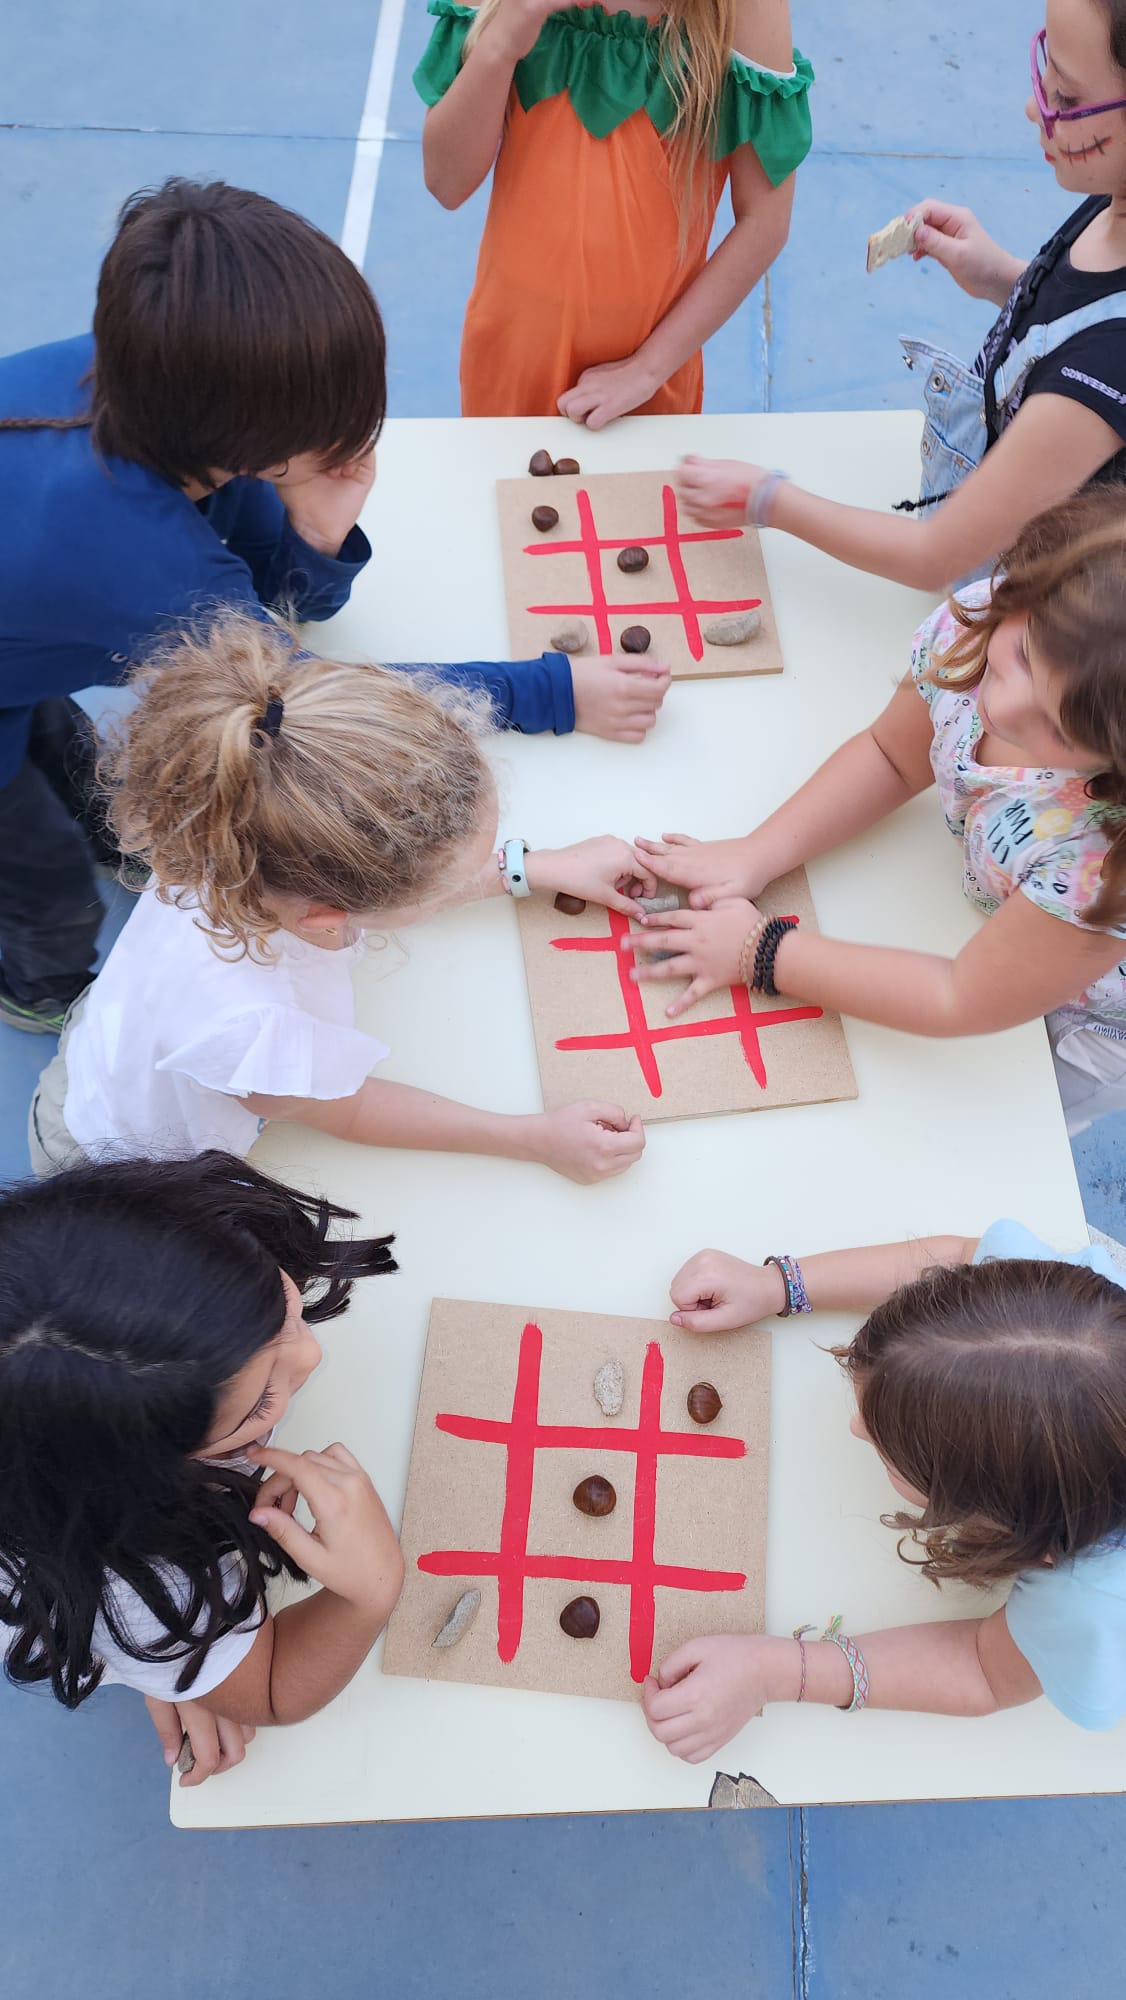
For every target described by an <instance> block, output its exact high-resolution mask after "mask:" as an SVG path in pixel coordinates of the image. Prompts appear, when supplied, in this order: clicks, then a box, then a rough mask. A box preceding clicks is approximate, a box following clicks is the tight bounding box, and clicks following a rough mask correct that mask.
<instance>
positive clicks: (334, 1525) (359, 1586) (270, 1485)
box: [246, 1444, 403, 1619]
mask: <svg viewBox="0 0 1126 2000" xmlns="http://www.w3.org/2000/svg"><path fill="white" fill-rule="evenodd" d="M246 1456H247V1458H249V1459H250V1461H251V1463H252V1464H253V1465H270V1466H273V1468H274V1471H273V1473H272V1475H271V1477H270V1478H269V1479H266V1480H264V1481H263V1483H262V1485H261V1486H260V1487H259V1489H258V1497H257V1499H256V1501H255V1503H254V1506H253V1507H252V1508H251V1510H250V1518H251V1520H252V1521H253V1522H254V1524H255V1526H256V1527H259V1528H265V1529H266V1532H267V1533H268V1534H270V1535H272V1536H273V1538H274V1540H275V1542H277V1543H279V1544H280V1546H281V1547H282V1548H283V1549H284V1550H285V1552H286V1554H287V1555H288V1556H292V1558H293V1560H294V1562H297V1563H300V1565H301V1568H302V1569H304V1570H307V1571H308V1573H309V1575H310V1576H311V1577H313V1578H314V1580H315V1581H316V1582H317V1583H319V1584H322V1585H323V1586H324V1588H325V1589H326V1590H331V1592H332V1594H333V1596H334V1597H342V1598H344V1599H345V1601H346V1602H347V1603H349V1604H352V1605H354V1606H355V1607H356V1609H357V1610H359V1611H365V1612H377V1613H378V1614H379V1615H380V1616H381V1617H382V1618H383V1619H387V1618H389V1617H390V1615H391V1612H392V1610H393V1609H394V1606H395V1602H396V1599H397V1598H398V1595H399V1591H400V1590H401V1588H402V1582H403V1559H402V1556H401V1555H400V1553H399V1544H398V1541H397V1540H396V1537H395V1531H394V1529H393V1528H392V1526H391V1523H390V1521H389V1520H388V1519H387V1514H386V1511H385V1509H384V1505H383V1502H382V1500H381V1499H380V1497H379V1495H378V1493H377V1492H376V1490H375V1487H374V1486H373V1485H372V1483H371V1480H370V1479H369V1478H368V1475H367V1473H366V1472H365V1471H364V1469H363V1466H362V1465H361V1464H360V1462H359V1460H358V1459H355V1458H353V1456H352V1454H351V1452H350V1451H348V1450H347V1449H346V1447H345V1446H344V1445H342V1444H330V1445H326V1446H325V1448H324V1450H323V1451H280V1450H278V1448H277V1447H276V1446H274V1445H266V1446H258V1445H251V1446H249V1447H248V1449H247V1452H246ZM295 1493H296V1494H300V1496H301V1498H302V1499H304V1500H306V1501H307V1502H308V1504H309V1508H310V1510H311V1512H312V1514H313V1517H314V1525H313V1531H312V1533H311V1534H310V1533H309V1531H308V1529H306V1528H303V1527H302V1526H301V1525H300V1523H299V1522H298V1521H295V1520H294V1518H293V1515H292V1513H291V1512H290V1511H289V1505H290V1501H291V1496H292V1495H294V1494H295Z"/></svg>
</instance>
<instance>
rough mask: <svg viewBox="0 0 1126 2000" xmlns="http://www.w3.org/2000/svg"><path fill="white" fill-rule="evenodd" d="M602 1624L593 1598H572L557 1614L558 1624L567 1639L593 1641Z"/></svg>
mask: <svg viewBox="0 0 1126 2000" xmlns="http://www.w3.org/2000/svg"><path fill="white" fill-rule="evenodd" d="M601 1622H602V1613H601V1612H600V1611H599V1609H598V1606H597V1604H596V1603H595V1601H594V1599H593V1597H572V1599H571V1602H570V1603H569V1604H565V1605H564V1606H563V1609H562V1611H561V1612H560V1613H559V1623H560V1625H561V1627H562V1629H563V1631H564V1632H565V1633H566V1634H567V1637H568V1639H593V1637H594V1635H595V1633H596V1632H597V1630H598V1627H599V1625H600V1624H601Z"/></svg>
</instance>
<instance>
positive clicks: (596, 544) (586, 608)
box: [524, 486, 762, 660]
mask: <svg viewBox="0 0 1126 2000" xmlns="http://www.w3.org/2000/svg"><path fill="white" fill-rule="evenodd" d="M575 505H576V507H577V509H578V516H579V540H578V541H577V542H529V543H527V544H526V545H525V548H524V554H525V555H528V556H547V555H581V556H582V557H583V558H584V560H585V562H586V572H587V581H588V583H589V585H590V596H591V601H590V603H589V604H529V606H528V610H529V612H532V613H535V614H536V616H551V617H556V616H558V615H559V613H561V612H564V613H568V614H571V615H578V614H582V615H584V616H586V617H589V618H593V619H594V625H595V631H596V633H597V635H598V650H599V652H600V653H612V652H613V650H614V642H613V638H612V635H611V632H610V617H609V614H610V612H611V611H614V612H622V613H626V614H631V615H632V616H634V617H640V616H642V614H644V615H646V616H648V617H657V616H663V615H667V614H669V613H671V614H672V615H673V616H674V617H677V618H679V619H680V621H681V623H682V624H683V626H684V636H685V639H686V641H687V644H688V650H689V652H690V653H691V655H692V658H693V659H694V660H699V659H702V658H703V654H704V641H703V636H702V634H701V632H700V618H699V614H700V612H701V611H709V612H711V611H757V610H758V609H759V606H760V605H761V603H762V599H761V597H726V598H723V597H710V598H697V597H693V595H692V591H691V589H690V587H689V583H688V573H687V571H686V569H685V567H684V557H683V555H682V554H681V550H682V548H683V545H684V543H685V542H730V541H734V540H737V539H738V537H739V536H740V535H741V534H742V533H743V530H742V529H741V528H701V529H698V530H693V531H692V532H691V533H688V534H683V533H682V532H681V528H680V521H679V516H678V513H677V505H676V494H675V493H674V491H673V489H672V487H671V486H663V487H662V488H661V507H662V512H663V515H664V524H665V527H664V533H663V534H661V535H637V536H634V537H632V538H631V537H629V536H626V537H625V538H624V539H616V538H614V539H609V540H606V539H603V538H601V537H600V536H599V534H598V531H597V529H596V527H595V523H594V510H593V508H592V507H591V504H590V495H589V493H588V492H587V491H586V488H585V487H582V486H580V487H579V489H578V492H577V493H576V495H575ZM628 548H639V549H658V548H663V549H664V550H665V551H666V552H667V555H668V559H669V569H670V571H671V574H672V580H673V588H674V589H675V591H676V597H675V598H674V599H673V600H672V602H671V603H659V604H611V603H609V601H608V599H607V596H606V586H605V584H604V583H603V581H602V553H603V551H604V550H606V549H628Z"/></svg>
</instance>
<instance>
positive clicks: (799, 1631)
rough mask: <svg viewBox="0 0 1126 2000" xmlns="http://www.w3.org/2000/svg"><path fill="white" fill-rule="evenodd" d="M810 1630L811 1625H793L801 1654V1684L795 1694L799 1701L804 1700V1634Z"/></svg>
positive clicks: (811, 1628)
mask: <svg viewBox="0 0 1126 2000" xmlns="http://www.w3.org/2000/svg"><path fill="white" fill-rule="evenodd" d="M812 1630H813V1627H812V1625H795V1627H794V1637H795V1639H796V1640H797V1642H798V1652H799V1653H800V1654H801V1686H800V1687H799V1689H798V1695H797V1698H798V1700H799V1701H804V1700H805V1669H806V1657H805V1635H806V1633H807V1632H812Z"/></svg>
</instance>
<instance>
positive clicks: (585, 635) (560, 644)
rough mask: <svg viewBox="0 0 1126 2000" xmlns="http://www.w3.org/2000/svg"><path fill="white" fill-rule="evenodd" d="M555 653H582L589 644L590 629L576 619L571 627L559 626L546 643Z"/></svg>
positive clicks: (579, 619) (580, 620)
mask: <svg viewBox="0 0 1126 2000" xmlns="http://www.w3.org/2000/svg"><path fill="white" fill-rule="evenodd" d="M548 644H549V645H550V646H551V648H552V651H553V652H556V653H584V652H585V651H586V649H587V647H588V646H589V644H590V627H589V625H584V624H583V621H582V619H581V618H577V619H576V620H575V623H574V624H573V625H561V626H560V627H559V630H558V632H553V633H552V635H551V638H550V639H549V641H548Z"/></svg>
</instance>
